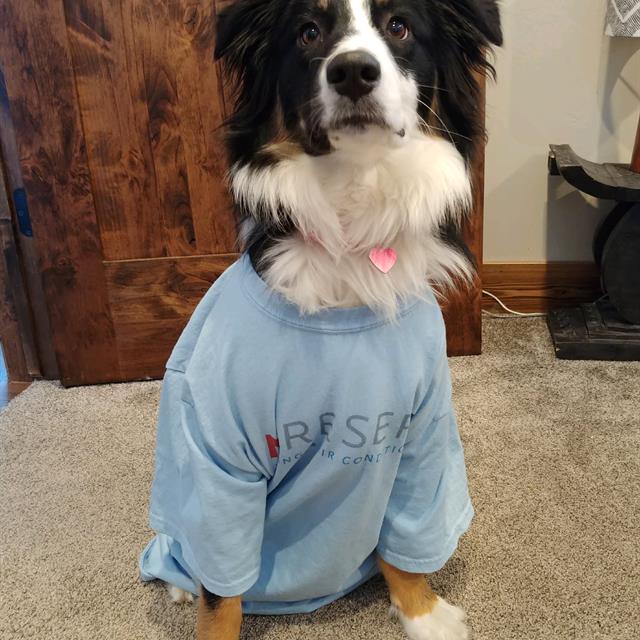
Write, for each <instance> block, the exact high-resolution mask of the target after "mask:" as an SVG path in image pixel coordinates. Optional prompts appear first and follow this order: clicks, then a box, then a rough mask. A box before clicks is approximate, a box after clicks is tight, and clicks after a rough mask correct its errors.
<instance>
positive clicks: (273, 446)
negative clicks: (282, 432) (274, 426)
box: [265, 435, 280, 458]
mask: <svg viewBox="0 0 640 640" xmlns="http://www.w3.org/2000/svg"><path fill="white" fill-rule="evenodd" d="M265 437H266V439H267V446H268V447H269V455H270V456H271V457H272V458H277V457H278V455H279V453H280V440H278V438H274V437H273V436H270V435H267V436H265Z"/></svg>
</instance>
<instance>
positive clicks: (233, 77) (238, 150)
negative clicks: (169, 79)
mask: <svg viewBox="0 0 640 640" xmlns="http://www.w3.org/2000/svg"><path fill="white" fill-rule="evenodd" d="M280 4H281V2H280V0H235V2H232V3H231V4H227V5H226V6H225V8H224V9H223V10H222V11H220V12H219V14H218V21H217V31H216V47H215V52H214V56H215V58H216V60H221V61H222V63H223V65H224V70H225V74H226V76H227V80H229V81H230V82H231V83H232V85H233V94H234V98H235V107H234V109H233V113H232V114H231V116H230V117H229V119H228V121H227V148H228V152H229V156H230V157H229V160H230V161H231V164H234V163H236V162H245V161H247V159H248V158H250V157H251V156H252V154H253V153H254V152H255V150H256V149H258V148H259V146H260V145H261V144H263V143H264V141H265V140H266V139H267V138H268V131H269V127H270V124H271V121H272V118H273V112H274V110H275V107H276V103H277V95H276V90H277V78H276V77H275V75H276V71H275V68H274V60H273V58H274V56H273V52H272V46H273V45H272V43H273V42H274V33H275V32H276V26H277V19H278V13H279V5H280Z"/></svg>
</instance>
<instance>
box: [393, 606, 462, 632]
mask: <svg viewBox="0 0 640 640" xmlns="http://www.w3.org/2000/svg"><path fill="white" fill-rule="evenodd" d="M394 613H395V615H397V616H398V618H399V619H400V622H401V623H402V626H403V627H404V630H405V632H406V634H407V636H408V637H409V640H468V638H469V637H470V636H469V628H468V627H467V625H466V624H465V621H464V620H465V613H464V611H463V610H462V609H460V608H459V607H454V606H453V605H451V604H449V603H448V602H447V601H446V600H443V599H442V598H438V602H437V603H436V605H435V607H433V609H432V610H431V611H430V612H429V613H426V614H425V615H422V616H418V617H416V618H409V617H408V616H406V615H404V614H403V613H402V612H401V611H398V610H397V609H396V610H395V611H394Z"/></svg>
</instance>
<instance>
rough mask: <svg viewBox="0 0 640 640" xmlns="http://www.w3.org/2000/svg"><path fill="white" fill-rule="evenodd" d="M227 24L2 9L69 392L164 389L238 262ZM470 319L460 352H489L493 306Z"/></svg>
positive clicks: (119, 12) (94, 6)
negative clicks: (197, 318)
mask: <svg viewBox="0 0 640 640" xmlns="http://www.w3.org/2000/svg"><path fill="white" fill-rule="evenodd" d="M217 4H218V5H220V4H222V1H221V0H218V2H217ZM215 10H216V3H215V2H213V1H212V0H40V1H39V2H25V1H24V0H4V1H3V2H2V3H0V70H1V71H2V72H3V74H4V76H5V80H6V85H7V91H8V95H9V103H10V111H11V117H12V121H13V126H14V128H15V131H16V139H17V141H18V145H17V148H18V154H19V157H20V167H21V170H22V171H21V172H22V178H23V181H24V186H25V189H26V192H27V194H28V203H29V208H30V215H31V224H32V228H33V235H34V241H35V243H36V244H37V250H38V255H39V260H40V270H41V276H42V289H43V290H44V297H45V300H46V307H47V310H48V314H49V322H50V326H51V334H52V337H53V344H54V347H55V353H56V358H57V364H58V368H59V371H60V377H61V379H62V381H63V383H64V384H66V385H75V384H86V383H96V382H107V381H119V380H133V379H144V378H153V377H158V376H161V375H162V373H163V367H164V363H165V362H166V359H167V357H168V354H169V352H170V350H171V348H172V346H173V344H174V343H175V341H176V339H177V337H178V335H179V333H180V331H181V330H182V328H183V327H184V325H185V323H186V321H187V320H188V318H189V316H190V314H191V312H192V310H193V308H194V306H195V305H196V304H197V302H198V300H199V299H200V298H201V296H202V295H203V294H204V292H205V291H206V290H207V288H208V287H209V286H210V285H211V283H212V282H213V281H214V280H215V278H216V277H217V276H218V275H219V274H220V273H221V272H222V271H223V270H224V269H225V268H226V267H227V266H228V265H229V264H230V263H231V262H232V261H233V260H234V259H235V258H236V254H235V251H236V244H235V241H236V237H235V228H234V222H233V218H232V213H231V208H230V203H229V198H228V195H227V193H226V190H225V187H224V182H223V176H224V172H225V162H224V151H223V146H222V140H221V138H222V131H221V124H222V121H223V119H224V115H225V110H226V105H225V97H224V92H223V87H222V80H221V76H220V70H219V68H218V66H217V65H216V64H214V63H213V60H212V52H213V48H214V24H215ZM472 235H473V236H474V237H476V238H477V229H476V230H475V231H474V232H473V233H472ZM473 295H474V296H476V297H477V295H478V292H477V291H476V292H474V294H473ZM461 300H462V299H461ZM458 305H461V306H460V309H462V312H460V311H455V312H454V316H455V322H454V320H452V321H451V322H452V326H454V324H455V325H456V326H455V329H454V330H453V331H451V332H450V334H451V335H450V347H451V351H452V353H463V352H464V353H471V352H477V351H479V342H478V338H479V313H480V310H479V305H477V309H475V308H472V306H470V304H469V300H468V299H467V297H464V301H462V302H459V303H458Z"/></svg>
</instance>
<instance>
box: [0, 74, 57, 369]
mask: <svg viewBox="0 0 640 640" xmlns="http://www.w3.org/2000/svg"><path fill="white" fill-rule="evenodd" d="M0 164H1V165H2V169H3V170H4V178H5V185H6V196H7V200H8V202H9V203H11V199H12V197H11V194H13V193H14V192H16V190H19V189H24V182H23V179H22V171H21V168H20V156H19V154H18V146H17V143H16V137H15V130H14V127H13V122H12V120H11V114H10V112H9V96H8V94H7V90H6V83H5V80H4V75H3V74H2V70H1V69H0ZM9 208H10V207H9ZM14 215H15V212H14ZM15 227H16V224H15V220H14V224H13V230H14V237H15V245H16V252H17V253H18V254H19V262H20V268H21V270H22V272H23V274H24V284H19V285H18V286H21V287H24V289H25V291H24V294H25V296H26V298H27V300H28V305H29V307H30V309H31V321H32V324H33V334H34V335H33V337H34V341H35V349H36V352H37V360H38V368H39V373H40V375H42V376H43V377H45V378H49V379H56V378H58V375H59V374H58V363H57V361H56V355H55V351H54V348H53V340H52V336H51V325H50V323H49V312H48V310H47V305H46V301H45V296H44V289H43V287H42V278H41V276H40V264H39V256H38V249H37V247H36V244H35V240H34V238H33V237H28V236H26V235H24V234H23V233H20V232H19V231H16V230H15ZM17 259H18V257H17V256H16V260H17Z"/></svg>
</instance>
